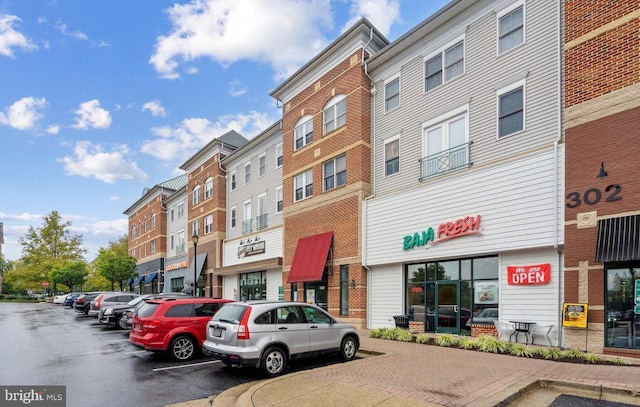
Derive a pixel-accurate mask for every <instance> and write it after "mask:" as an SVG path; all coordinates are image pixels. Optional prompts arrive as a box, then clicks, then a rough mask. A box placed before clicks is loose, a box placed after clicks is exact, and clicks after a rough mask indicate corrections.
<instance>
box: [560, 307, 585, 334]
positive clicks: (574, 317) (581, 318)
mask: <svg viewBox="0 0 640 407" xmlns="http://www.w3.org/2000/svg"><path fill="white" fill-rule="evenodd" d="M588 307H589V305H588V304H575V303H569V302H565V303H564V304H563V306H562V326H566V327H574V328H586V327H587V309H588Z"/></svg>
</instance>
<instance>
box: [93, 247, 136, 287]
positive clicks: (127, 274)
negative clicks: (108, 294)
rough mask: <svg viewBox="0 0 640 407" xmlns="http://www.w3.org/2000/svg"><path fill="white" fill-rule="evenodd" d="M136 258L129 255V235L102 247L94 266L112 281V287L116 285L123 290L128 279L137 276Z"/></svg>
mask: <svg viewBox="0 0 640 407" xmlns="http://www.w3.org/2000/svg"><path fill="white" fill-rule="evenodd" d="M136 264H137V262H136V259H135V258H133V257H131V256H129V242H128V239H127V235H124V236H122V237H121V238H120V239H118V240H116V241H110V242H109V247H107V248H103V247H101V248H100V249H99V250H98V257H96V260H95V261H94V266H95V267H96V270H97V271H98V273H99V274H100V275H101V276H102V277H104V278H105V279H107V280H108V281H110V282H111V289H114V286H115V285H118V288H119V289H120V290H121V291H122V290H124V288H125V283H126V281H127V280H128V279H130V278H133V277H135V276H136Z"/></svg>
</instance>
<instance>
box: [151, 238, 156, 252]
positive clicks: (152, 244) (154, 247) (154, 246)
mask: <svg viewBox="0 0 640 407" xmlns="http://www.w3.org/2000/svg"><path fill="white" fill-rule="evenodd" d="M155 253H156V239H153V240H152V241H151V254H155Z"/></svg>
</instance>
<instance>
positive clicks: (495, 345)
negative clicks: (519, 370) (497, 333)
mask: <svg viewBox="0 0 640 407" xmlns="http://www.w3.org/2000/svg"><path fill="white" fill-rule="evenodd" d="M476 348H477V349H478V350H480V351H482V352H490V353H504V352H506V351H507V349H508V345H507V343H506V342H502V341H501V340H499V339H497V338H495V337H493V336H490V335H480V336H478V337H477V338H476Z"/></svg>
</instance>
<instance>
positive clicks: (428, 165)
mask: <svg viewBox="0 0 640 407" xmlns="http://www.w3.org/2000/svg"><path fill="white" fill-rule="evenodd" d="M470 147H471V143H470V142H469V143H465V144H461V145H459V146H456V147H454V148H451V149H449V150H445V151H441V152H439V153H437V154H433V155H430V156H428V157H425V158H421V159H420V160H418V161H419V162H420V181H422V180H424V179H427V178H431V177H435V176H438V175H443V174H446V173H449V172H451V171H455V170H459V169H462V168H468V167H470V166H471V164H472V163H471V162H469V150H470Z"/></svg>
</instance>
